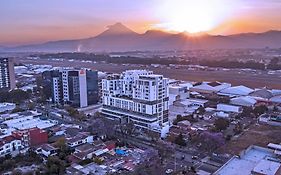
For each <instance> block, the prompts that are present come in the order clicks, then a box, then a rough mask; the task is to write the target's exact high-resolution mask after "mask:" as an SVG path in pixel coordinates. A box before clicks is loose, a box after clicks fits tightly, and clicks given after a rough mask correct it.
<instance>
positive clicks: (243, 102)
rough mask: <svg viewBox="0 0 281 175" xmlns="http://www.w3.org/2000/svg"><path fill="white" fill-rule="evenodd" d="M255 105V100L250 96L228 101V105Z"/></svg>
mask: <svg viewBox="0 0 281 175" xmlns="http://www.w3.org/2000/svg"><path fill="white" fill-rule="evenodd" d="M256 103H257V100H256V99H255V98H253V97H250V96H242V97H235V98H232V99H230V104H233V105H237V106H245V107H253V106H255V104H256Z"/></svg>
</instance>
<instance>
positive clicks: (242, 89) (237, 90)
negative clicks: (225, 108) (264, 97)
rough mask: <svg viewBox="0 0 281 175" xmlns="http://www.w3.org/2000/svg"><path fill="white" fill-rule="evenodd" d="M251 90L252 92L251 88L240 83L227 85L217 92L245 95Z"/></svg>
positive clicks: (227, 94)
mask: <svg viewBox="0 0 281 175" xmlns="http://www.w3.org/2000/svg"><path fill="white" fill-rule="evenodd" d="M252 92H254V90H253V89H251V88H249V87H246V86H242V85H241V86H233V87H228V88H226V89H222V90H220V91H219V94H220V95H226V96H247V95H249V94H250V93H252Z"/></svg>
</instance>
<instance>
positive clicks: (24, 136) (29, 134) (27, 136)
mask: <svg viewBox="0 0 281 175" xmlns="http://www.w3.org/2000/svg"><path fill="white" fill-rule="evenodd" d="M12 135H13V136H15V137H16V138H20V139H21V141H22V145H23V146H25V147H34V146H38V145H42V144H45V143H47V142H48V133H47V132H46V131H44V130H42V129H39V128H31V129H25V130H17V131H13V132H12Z"/></svg>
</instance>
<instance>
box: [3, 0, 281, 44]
mask: <svg viewBox="0 0 281 175" xmlns="http://www.w3.org/2000/svg"><path fill="white" fill-rule="evenodd" d="M116 22H122V23H123V24H125V25H126V26H128V27H129V28H131V29H132V30H134V31H136V32H139V33H143V32H145V31H146V30H150V29H160V30H165V31H171V32H183V31H187V32H189V33H196V32H207V33H210V34H222V35H226V34H234V33H241V32H263V31H267V30H281V0H1V1H0V45H5V46H12V45H20V44H30V43H41V42H45V41H51V40H61V39H77V38H87V37H90V36H95V35H97V34H98V33H100V32H102V31H104V30H105V29H106V26H108V25H110V24H114V23H116Z"/></svg>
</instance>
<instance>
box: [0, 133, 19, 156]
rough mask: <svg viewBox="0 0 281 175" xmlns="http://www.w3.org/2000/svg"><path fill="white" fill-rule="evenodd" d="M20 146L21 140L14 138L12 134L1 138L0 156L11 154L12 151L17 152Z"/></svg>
mask: <svg viewBox="0 0 281 175" xmlns="http://www.w3.org/2000/svg"><path fill="white" fill-rule="evenodd" d="M21 148H22V145H21V140H19V139H15V138H13V137H12V136H7V137H5V138H2V139H1V140H0V157H3V156H5V155H13V153H14V152H19V150H20V149H21Z"/></svg>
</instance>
